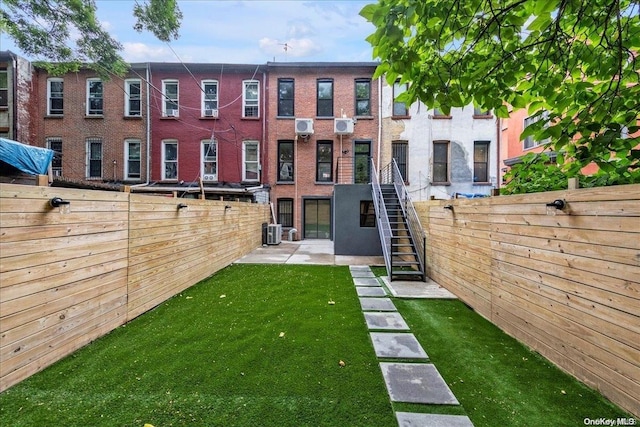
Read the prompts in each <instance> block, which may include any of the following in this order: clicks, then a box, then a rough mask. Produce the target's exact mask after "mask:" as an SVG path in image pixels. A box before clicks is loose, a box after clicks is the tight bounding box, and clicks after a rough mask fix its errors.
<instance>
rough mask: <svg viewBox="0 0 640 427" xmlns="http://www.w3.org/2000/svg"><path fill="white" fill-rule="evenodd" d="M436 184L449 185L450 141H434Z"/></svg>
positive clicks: (433, 178)
mask: <svg viewBox="0 0 640 427" xmlns="http://www.w3.org/2000/svg"><path fill="white" fill-rule="evenodd" d="M431 182H432V183H434V184H448V183H449V141H433V176H432V179H431Z"/></svg>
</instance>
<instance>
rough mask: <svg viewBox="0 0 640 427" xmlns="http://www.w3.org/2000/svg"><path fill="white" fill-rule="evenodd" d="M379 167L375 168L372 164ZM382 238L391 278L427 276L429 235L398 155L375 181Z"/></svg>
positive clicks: (405, 278) (414, 278)
mask: <svg viewBox="0 0 640 427" xmlns="http://www.w3.org/2000/svg"><path fill="white" fill-rule="evenodd" d="M372 170H374V171H375V168H372ZM372 187H373V189H372V192H373V199H374V205H375V208H376V217H377V220H378V229H379V232H380V242H381V245H382V252H383V254H384V259H385V264H386V267H387V272H388V274H389V278H390V280H392V281H393V280H422V281H424V280H426V274H425V242H426V235H425V234H424V231H423V229H422V226H421V225H420V220H419V219H418V215H417V214H416V211H415V209H414V208H413V203H411V199H410V197H409V195H408V193H407V190H406V188H405V186H404V182H403V180H402V176H401V174H400V171H399V170H398V166H397V164H396V162H395V159H394V160H393V161H392V162H391V163H390V164H389V165H388V166H386V167H385V168H384V169H382V171H381V173H380V176H378V175H377V172H374V179H373V183H372Z"/></svg>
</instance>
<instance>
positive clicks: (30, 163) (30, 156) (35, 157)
mask: <svg viewBox="0 0 640 427" xmlns="http://www.w3.org/2000/svg"><path fill="white" fill-rule="evenodd" d="M53 154H54V151H53V150H49V149H48V148H41V147H34V146H32V145H27V144H23V143H21V142H18V141H13V140H11V139H6V138H0V161H3V162H5V163H7V164H9V165H11V166H13V167H14V168H16V169H18V170H20V171H22V172H24V173H27V174H29V175H46V174H47V172H48V170H49V165H50V164H51V160H53Z"/></svg>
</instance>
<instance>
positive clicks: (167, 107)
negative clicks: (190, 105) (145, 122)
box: [162, 80, 179, 117]
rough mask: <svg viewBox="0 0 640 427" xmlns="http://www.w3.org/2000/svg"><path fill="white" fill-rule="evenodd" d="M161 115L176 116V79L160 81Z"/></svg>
mask: <svg viewBox="0 0 640 427" xmlns="http://www.w3.org/2000/svg"><path fill="white" fill-rule="evenodd" d="M162 100H163V102H162V115H163V116H164V117H178V115H179V111H178V105H179V104H178V81H177V80H163V81H162Z"/></svg>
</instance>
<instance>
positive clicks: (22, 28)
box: [0, 0, 182, 78]
mask: <svg viewBox="0 0 640 427" xmlns="http://www.w3.org/2000/svg"><path fill="white" fill-rule="evenodd" d="M133 13H134V16H135V17H136V18H137V22H136V25H135V26H134V28H135V29H136V30H137V31H143V30H148V31H151V32H152V33H153V34H154V35H155V36H156V37H157V38H158V39H160V40H162V41H167V42H168V41H170V40H171V39H176V38H178V29H179V27H180V22H181V19H182V13H181V12H180V9H179V8H178V4H177V0H147V2H146V3H144V4H142V5H141V4H138V3H137V2H136V4H135V6H134V9H133ZM0 31H3V32H6V33H7V34H8V35H9V36H10V37H11V38H12V39H13V40H15V42H16V45H17V46H18V47H19V48H20V49H21V50H22V51H23V52H25V54H27V55H32V56H33V57H35V58H38V59H42V60H43V61H46V62H42V64H41V65H42V66H44V67H46V68H48V69H49V70H50V71H52V72H54V73H56V72H57V73H63V72H66V71H69V70H74V69H78V67H79V66H80V65H86V66H89V67H91V68H94V69H95V70H96V72H98V73H99V74H100V75H101V76H102V77H105V78H108V76H109V75H110V74H116V75H122V74H123V73H124V72H125V71H126V70H127V64H126V63H125V61H124V60H123V59H122V57H121V55H120V51H121V50H122V45H121V44H120V43H118V42H117V41H116V40H114V39H113V38H112V37H111V36H110V35H109V34H108V33H107V32H106V31H105V30H104V29H103V28H102V26H101V25H100V22H99V21H98V19H97V16H96V4H95V1H94V0H2V8H1V9H0Z"/></svg>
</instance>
